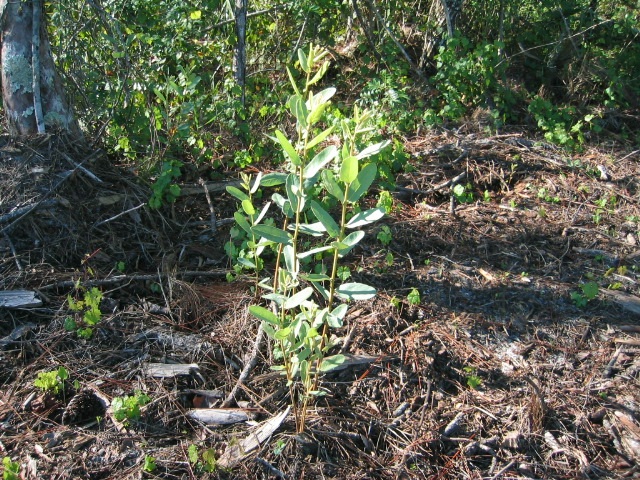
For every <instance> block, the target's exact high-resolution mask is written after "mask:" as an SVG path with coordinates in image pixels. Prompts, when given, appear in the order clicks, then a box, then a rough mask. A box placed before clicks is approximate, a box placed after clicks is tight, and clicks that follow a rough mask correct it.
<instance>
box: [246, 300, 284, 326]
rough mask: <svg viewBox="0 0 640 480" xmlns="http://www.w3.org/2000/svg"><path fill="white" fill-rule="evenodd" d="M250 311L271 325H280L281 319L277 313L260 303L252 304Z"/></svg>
mask: <svg viewBox="0 0 640 480" xmlns="http://www.w3.org/2000/svg"><path fill="white" fill-rule="evenodd" d="M249 313H251V315H253V316H254V317H256V318H257V319H258V320H262V321H263V322H267V323H270V324H271V325H280V321H279V319H278V317H276V314H275V313H273V312H272V311H271V310H268V309H266V308H264V307H261V306H260V305H251V306H250V307H249Z"/></svg>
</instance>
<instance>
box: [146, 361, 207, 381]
mask: <svg viewBox="0 0 640 480" xmlns="http://www.w3.org/2000/svg"><path fill="white" fill-rule="evenodd" d="M199 370H200V367H199V366H198V364H197V363H177V364H172V363H170V364H169V363H148V364H147V365H145V368H144V373H145V374H147V375H148V376H149V377H154V378H173V377H178V376H180V375H185V376H189V375H192V374H194V373H196V372H198V371H199Z"/></svg>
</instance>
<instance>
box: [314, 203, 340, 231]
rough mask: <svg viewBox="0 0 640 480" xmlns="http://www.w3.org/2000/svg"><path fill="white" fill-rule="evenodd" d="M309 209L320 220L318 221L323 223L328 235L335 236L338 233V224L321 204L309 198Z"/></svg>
mask: <svg viewBox="0 0 640 480" xmlns="http://www.w3.org/2000/svg"><path fill="white" fill-rule="evenodd" d="M311 211H312V212H313V214H314V215H315V216H316V218H317V219H318V220H320V223H322V225H324V228H326V229H327V233H328V234H329V236H331V237H332V238H337V237H338V236H339V235H340V226H339V225H338V224H337V223H336V221H335V220H334V219H333V217H332V216H331V215H329V213H328V212H327V211H326V210H325V209H324V208H322V205H320V204H319V203H318V202H316V201H315V200H311Z"/></svg>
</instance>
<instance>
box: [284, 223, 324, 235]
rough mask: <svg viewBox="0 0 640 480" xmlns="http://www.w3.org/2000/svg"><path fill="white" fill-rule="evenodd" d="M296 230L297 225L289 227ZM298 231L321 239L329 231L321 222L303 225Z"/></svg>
mask: <svg viewBox="0 0 640 480" xmlns="http://www.w3.org/2000/svg"><path fill="white" fill-rule="evenodd" d="M294 228H295V225H289V229H291V230H293V229H294ZM298 230H299V231H300V232H301V233H304V234H306V235H312V236H314V237H320V236H322V234H323V233H324V232H326V231H327V229H326V228H324V225H322V223H321V222H315V223H301V224H300V225H298Z"/></svg>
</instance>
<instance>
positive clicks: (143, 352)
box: [0, 131, 640, 479]
mask: <svg viewBox="0 0 640 480" xmlns="http://www.w3.org/2000/svg"><path fill="white" fill-rule="evenodd" d="M406 146H407V149H408V150H409V151H410V152H411V158H410V160H409V164H410V165H411V166H412V168H408V169H407V171H406V173H404V174H402V175H401V176H400V177H399V178H398V189H397V191H396V192H395V194H394V195H395V208H394V211H393V213H392V214H391V215H389V216H388V217H386V218H385V219H384V220H382V221H381V222H380V224H376V225H374V226H372V227H371V228H370V230H369V231H368V233H369V235H368V236H367V237H366V240H365V242H364V244H363V245H361V246H359V247H358V248H356V249H355V250H354V251H353V253H352V254H350V256H349V257H347V258H345V262H346V264H347V265H349V266H350V267H351V271H352V274H353V276H354V278H355V279H356V280H357V281H363V282H366V283H369V284H372V285H374V286H376V287H377V288H378V290H379V295H378V296H377V297H376V299H374V300H372V301H368V302H356V303H354V304H353V305H351V306H350V309H349V313H348V315H347V322H346V324H345V326H344V327H343V328H342V329H340V330H337V331H336V335H337V338H336V339H335V340H336V345H337V346H336V349H337V350H340V351H341V352H342V353H344V354H346V355H347V356H348V359H349V362H348V366H347V367H346V368H342V369H340V370H337V371H334V372H331V373H329V374H327V375H326V376H325V378H324V382H323V387H324V388H326V390H327V391H328V395H326V396H325V397H322V398H320V399H318V401H317V402H316V403H315V404H314V405H313V406H312V408H311V411H310V412H309V418H308V421H307V429H306V431H305V433H304V434H296V433H295V424H294V421H293V415H292V414H288V415H284V414H283V413H286V411H287V410H286V409H287V406H288V405H289V403H290V399H289V390H288V388H286V387H285V385H284V382H283V380H282V379H281V377H279V376H278V375H277V373H275V372H273V371H271V370H270V368H269V367H270V366H271V365H275V364H277V363H278V361H277V359H274V358H273V356H272V354H271V352H270V348H269V347H268V346H267V345H266V344H265V342H264V341H262V342H256V338H257V335H258V325H257V323H256V321H255V320H254V319H253V318H252V317H250V316H249V315H248V313H247V308H248V306H249V305H251V304H252V303H255V302H256V300H255V294H254V293H253V291H252V286H253V283H252V281H251V280H250V279H239V280H237V281H235V282H231V283H228V282H226V281H225V279H224V277H225V274H226V272H227V271H228V269H229V267H228V260H227V259H226V258H225V256H224V251H223V245H224V243H225V242H226V241H227V239H228V237H229V228H230V222H229V221H228V220H227V219H229V218H231V217H232V215H233V212H234V210H235V208H236V206H235V202H234V201H233V199H231V198H229V196H228V195H227V194H226V193H224V184H219V183H212V182H200V183H198V178H196V177H194V178H190V179H189V180H190V181H192V182H193V183H192V184H188V185H187V184H185V185H183V186H182V187H183V188H182V192H183V195H182V196H181V197H179V198H178V200H177V201H176V202H175V203H174V204H172V205H168V206H165V207H163V208H162V209H160V210H152V209H150V208H149V207H148V206H147V200H148V197H149V188H148V186H146V185H145V184H144V183H142V182H140V181H139V179H138V177H137V176H136V175H135V174H134V173H133V172H129V171H128V170H126V169H125V168H116V167H114V162H113V161H112V160H110V159H109V158H107V156H106V155H105V154H104V153H102V152H99V151H92V150H91V149H88V148H84V147H78V146H76V145H74V144H71V143H69V142H67V141H65V140H64V139H61V138H58V137H50V138H44V139H40V140H33V141H30V142H24V143H15V142H13V143H12V142H10V141H9V140H8V139H3V140H2V141H0V185H1V186H2V188H1V190H0V230H1V233H2V235H1V236H0V293H3V292H7V291H10V290H17V289H21V290H29V291H33V292H35V294H36V297H37V298H38V299H39V300H40V301H41V302H42V304H41V305H40V306H34V307H31V308H17V309H15V308H4V307H2V306H0V456H6V457H10V458H11V459H12V460H13V461H14V462H17V463H19V464H20V472H21V475H22V476H23V478H34V479H35V478H52V479H53V478H55V479H78V478H87V479H89V478H90V479H111V478H118V479H125V478H163V479H164V478H166V479H183V478H184V479H187V478H229V479H231V478H239V479H245V478H246V479H249V478H251V479H254V478H278V477H279V478H290V479H296V478H335V479H351V478H352V479H363V478H370V479H413V478H428V479H446V478H460V479H463V478H464V479H467V478H478V479H479V478H483V479H485V478H486V479H500V478H501V479H506V478H509V479H516V478H517V479H529V478H531V479H533V478H589V479H614V478H640V467H639V463H638V462H639V461H640V403H639V402H640V389H639V388H638V383H639V373H640V355H639V347H640V338H639V334H640V326H639V323H638V320H639V319H640V298H638V297H639V296H640V286H639V282H640V179H639V178H638V173H639V172H638V163H639V158H640V157H639V153H640V152H639V151H637V150H635V151H633V150H632V149H626V148H625V147H624V145H622V144H617V145H606V144H602V145H599V146H592V147H588V148H587V149H586V150H585V151H584V152H582V153H580V154H576V155H567V154H566V153H563V152H562V151H560V150H557V149H555V148H554V147H552V146H549V145H546V144H544V143H535V142H533V141H531V140H529V139H527V138H524V137H523V136H522V135H517V134H513V135H508V134H506V135H498V136H493V137H487V136H483V135H479V134H477V133H473V132H467V133H463V132H462V131H459V132H457V133H456V132H451V131H442V132H438V133H431V134H428V135H427V136H424V137H421V138H416V139H412V140H409V141H407V142H406ZM455 184H459V185H462V186H463V187H465V192H464V194H465V195H464V196H458V198H456V196H455V195H453V194H452V187H453V186H454V185H455ZM205 190H207V191H208V192H209V196H210V198H211V199H212V200H213V201H212V202H209V201H208V200H207V195H206V194H205V193H204V192H205ZM457 191H458V192H459V191H460V190H457ZM267 196H268V195H265V197H267ZM466 200H468V201H466ZM366 201H367V202H371V203H374V204H375V201H376V200H375V198H373V197H372V198H370V199H368V200H366ZM383 225H386V226H387V227H389V229H390V231H391V234H392V239H391V242H390V244H389V245H383V244H382V243H381V242H380V241H379V240H377V239H376V236H377V233H378V232H379V231H380V229H381V228H382V226H383ZM594 285H595V287H594ZM94 287H95V288H97V289H99V290H100V291H101V293H102V301H101V304H100V311H101V318H100V321H99V323H98V324H97V325H96V326H95V328H94V331H93V334H92V335H91V336H90V338H80V337H79V336H78V333H77V332H76V331H68V330H67V329H65V325H68V324H69V319H72V320H76V321H82V312H78V311H75V310H73V309H72V308H71V304H70V302H69V298H71V299H72V301H73V300H75V301H78V300H83V299H84V298H85V294H86V292H87V291H88V290H89V289H91V288H94ZM596 287H597V288H596ZM594 288H595V293H594V294H593V292H594ZM414 289H415V290H416V291H417V292H418V293H419V295H420V298H421V302H420V303H419V304H418V305H412V304H410V302H409V301H408V299H407V295H408V294H409V292H411V291H413V290H414ZM0 298H1V297H0ZM247 364H249V366H252V367H253V368H251V369H249V368H245V367H246V366H247ZM59 367H64V369H65V370H66V371H67V373H68V379H66V380H65V382H64V387H63V388H61V390H60V392H59V393H58V394H53V393H52V392H48V393H43V392H42V390H41V389H39V388H36V387H35V386H34V381H35V380H36V379H37V378H38V374H40V373H44V372H50V371H52V370H57V369H58V368H59ZM243 372H247V373H248V376H243V381H242V382H240V383H239V382H238V378H239V377H240V376H241V375H242V374H243ZM230 393H234V395H233V396H230ZM142 394H144V395H146V396H148V402H146V403H145V402H143V403H144V405H142V406H141V407H140V417H139V418H130V419H128V420H127V419H126V418H124V419H123V418H122V417H119V416H118V415H117V412H116V411H115V409H114V399H117V398H122V397H125V396H129V397H131V396H134V395H138V396H140V395H142ZM115 403H117V402H115ZM205 409H206V410H207V412H206V413H207V414H216V415H219V416H221V417H222V418H224V420H216V422H217V423H220V422H222V421H224V422H225V424H224V425H220V424H216V425H213V424H209V425H205V424H204V423H203V422H202V421H201V420H198V418H201V417H199V415H201V414H203V413H202V412H203V411H204V410H205ZM210 423H213V422H210ZM254 434H255V435H254ZM252 435H254V437H252ZM261 435H263V436H261ZM255 437H260V441H259V442H255V444H254V445H252V446H250V443H249V441H248V440H250V439H252V438H255ZM152 460H153V461H152ZM152 463H153V464H154V466H151V464H152ZM145 464H146V466H147V467H148V470H153V471H145V469H144V467H145ZM154 467H155V468H154Z"/></svg>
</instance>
